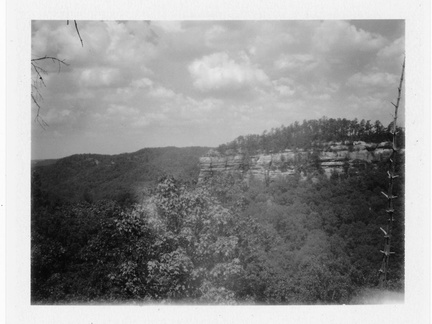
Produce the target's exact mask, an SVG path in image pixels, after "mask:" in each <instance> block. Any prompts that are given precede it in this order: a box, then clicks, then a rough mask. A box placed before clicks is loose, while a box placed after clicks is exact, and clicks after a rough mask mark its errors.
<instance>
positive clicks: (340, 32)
mask: <svg viewBox="0 0 432 324" xmlns="http://www.w3.org/2000/svg"><path fill="white" fill-rule="evenodd" d="M313 42H314V44H315V46H316V49H317V50H319V51H323V52H329V51H331V52H336V51H343V52H346V51H362V52H366V51H372V50H377V49H379V48H381V47H382V46H383V45H384V44H385V39H384V38H383V37H382V36H381V35H378V34H374V33H369V32H366V31H364V30H362V29H358V28H356V27H355V26H354V25H351V24H350V23H349V22H347V21H337V20H327V21H323V22H321V23H320V25H319V26H318V28H316V30H315V33H314V36H313Z"/></svg>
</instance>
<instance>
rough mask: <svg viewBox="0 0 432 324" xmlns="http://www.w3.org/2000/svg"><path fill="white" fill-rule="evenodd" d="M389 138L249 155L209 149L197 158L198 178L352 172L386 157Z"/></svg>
mask: <svg viewBox="0 0 432 324" xmlns="http://www.w3.org/2000/svg"><path fill="white" fill-rule="evenodd" d="M391 152H392V143H391V142H382V143H366V142H362V141H357V142H326V143H312V148H311V149H309V150H303V149H298V150H285V151H284V152H277V153H267V154H265V153H262V154H256V155H249V154H247V153H242V152H226V153H225V154H222V153H220V152H218V151H216V150H210V151H209V152H208V153H207V154H206V155H205V156H203V157H201V158H200V159H199V163H200V175H199V179H200V180H202V179H204V178H206V177H209V176H212V175H215V174H217V173H220V172H223V173H237V174H241V175H243V176H244V177H246V178H248V179H250V178H252V177H253V178H255V179H260V180H263V181H266V180H273V179H276V178H278V177H286V176H290V175H294V174H295V173H297V172H298V173H300V174H303V175H305V174H306V173H309V172H314V171H317V170H318V169H322V170H323V171H324V173H325V174H326V175H327V176H328V177H330V176H331V174H332V173H334V172H336V173H345V172H356V170H360V169H365V168H367V167H369V166H373V165H374V164H376V163H378V162H380V161H384V160H386V159H388V158H389V157H390V155H391Z"/></svg>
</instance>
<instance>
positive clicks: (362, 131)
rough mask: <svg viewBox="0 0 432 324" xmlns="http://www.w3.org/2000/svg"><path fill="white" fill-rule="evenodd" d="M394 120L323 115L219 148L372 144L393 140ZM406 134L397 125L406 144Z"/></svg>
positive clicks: (262, 149)
mask: <svg viewBox="0 0 432 324" xmlns="http://www.w3.org/2000/svg"><path fill="white" fill-rule="evenodd" d="M391 129H392V123H391V124H389V125H388V126H387V127H385V126H383V125H382V124H381V122H380V121H379V120H377V121H375V122H374V123H371V121H370V120H367V121H365V120H364V119H362V120H361V121H360V122H359V121H358V120H357V119H354V120H347V119H345V118H343V119H341V118H337V119H334V118H326V117H323V118H320V119H318V120H316V119H312V120H304V121H303V123H301V124H300V123H299V122H294V123H292V124H290V125H289V126H281V127H278V128H272V129H271V130H270V131H264V132H263V133H262V134H261V135H258V134H254V135H246V136H239V137H237V138H236V139H235V140H234V141H232V142H229V143H227V144H222V145H220V146H219V147H218V151H219V152H220V153H225V152H227V151H229V150H233V151H234V152H237V151H242V152H245V153H249V154H256V153H258V152H263V153H269V152H273V153H275V152H282V151H284V150H286V149H298V148H302V149H309V148H312V147H313V146H314V145H316V144H319V143H322V142H330V141H334V142H343V141H349V142H353V141H364V142H372V143H380V142H385V141H388V140H390V139H391V134H390V130H391ZM404 138H405V133H404V130H403V128H401V127H398V133H397V142H398V144H399V146H404Z"/></svg>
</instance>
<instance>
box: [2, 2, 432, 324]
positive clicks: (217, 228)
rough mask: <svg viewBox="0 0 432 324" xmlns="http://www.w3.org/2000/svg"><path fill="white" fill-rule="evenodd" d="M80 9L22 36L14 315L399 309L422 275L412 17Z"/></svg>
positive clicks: (35, 22)
mask: <svg viewBox="0 0 432 324" xmlns="http://www.w3.org/2000/svg"><path fill="white" fill-rule="evenodd" d="M381 2H382V1H381ZM419 2H421V3H423V2H422V1H419ZM356 3H357V2H356ZM429 6H430V5H429ZM30 16H31V15H30ZM82 16H83V15H76V16H75V17H74V16H73V15H60V16H58V15H53V16H52V17H51V18H50V17H48V18H42V17H40V16H39V17H38V16H34V17H33V16H31V19H29V20H28V21H27V26H26V28H25V30H26V33H27V34H26V35H24V36H23V37H26V38H27V41H28V46H27V47H26V48H24V49H23V51H27V52H26V53H25V54H26V55H25V59H26V61H25V62H24V61H21V63H20V65H24V66H25V69H26V74H25V77H26V79H22V80H23V81H22V84H21V83H20V86H22V87H23V88H25V92H24V93H25V94H26V97H27V99H26V100H24V99H23V98H21V101H20V102H24V103H27V106H26V107H22V108H20V110H19V111H22V114H21V115H19V116H17V117H15V120H19V121H20V122H23V120H22V118H24V119H25V120H24V123H25V124H26V125H27V128H26V129H27V130H26V131H23V132H24V136H23V137H22V138H25V140H22V141H21V143H22V145H24V146H25V147H26V153H25V154H24V155H22V157H18V158H17V157H15V159H16V160H17V161H18V160H19V161H21V160H23V161H24V160H25V159H24V157H25V158H26V159H27V158H28V160H26V161H24V164H23V165H24V166H25V170H24V171H23V170H21V171H19V172H20V174H21V175H23V179H24V180H23V181H21V182H20V181H16V182H15V183H14V188H15V189H13V190H15V191H14V192H15V193H17V190H19V188H20V186H21V185H26V186H27V189H26V190H24V189H21V190H23V191H25V192H26V193H25V195H24V196H23V197H19V198H15V199H14V203H15V206H18V205H21V204H25V206H26V207H24V208H23V209H22V211H21V212H17V213H16V215H20V216H19V218H17V220H16V221H10V216H11V215H10V214H11V210H10V209H9V211H8V221H9V224H12V225H11V226H9V227H8V232H7V233H6V236H8V237H9V238H7V241H6V242H7V243H8V244H9V245H8V246H9V247H10V246H14V245H15V244H16V243H17V242H19V241H20V244H23V246H24V247H23V248H21V249H20V248H19V247H18V248H17V253H16V254H14V256H13V257H10V254H9V259H8V260H12V264H14V268H15V269H18V268H21V270H19V271H17V272H16V273H15V275H16V276H17V277H19V278H21V279H19V280H18V281H21V282H24V281H25V282H26V283H25V284H24V285H22V287H24V291H25V293H23V294H22V295H25V300H24V301H22V302H23V303H24V304H25V305H26V306H25V307H27V308H29V309H30V310H31V311H34V312H37V313H42V312H43V311H42V310H44V309H46V310H47V312H48V310H53V309H54V310H55V309H56V308H58V309H64V310H66V311H67V312H72V313H73V311H71V310H72V309H74V308H77V307H78V309H85V310H87V311H89V310H90V309H97V310H99V311H100V310H101V309H102V308H103V309H108V310H109V312H114V310H115V309H117V310H118V309H120V308H119V307H129V309H131V310H132V312H133V313H134V312H136V313H134V314H146V309H148V310H149V313H147V315H148V316H149V314H150V313H154V312H155V310H156V313H158V316H161V313H160V312H161V310H162V313H163V312H165V311H166V312H172V311H173V310H177V309H179V308H178V307H181V308H180V309H186V310H187V312H188V314H189V316H192V317H193V316H194V315H193V314H194V313H193V310H194V309H197V310H200V309H201V310H203V308H202V307H204V309H209V310H210V312H214V313H213V314H217V315H215V316H224V315H222V314H221V313H223V312H221V311H220V310H222V309H227V310H228V311H229V312H230V313H233V312H236V311H243V312H245V309H248V310H251V313H247V312H246V314H255V313H254V312H255V311H257V310H258V309H266V310H267V311H268V310H269V308H268V307H270V312H271V309H275V310H277V312H275V313H274V314H273V316H276V315H275V314H276V313H278V314H280V316H281V317H280V318H279V320H280V321H283V320H284V318H286V316H289V315H288V314H289V313H290V309H292V310H295V312H296V314H297V315H295V317H294V318H295V319H296V320H295V321H296V322H302V320H301V318H302V317H301V316H302V315H301V314H303V316H312V317H311V318H315V321H316V320H318V321H319V318H320V317H319V315H311V314H307V315H306V314H305V313H308V312H309V309H312V310H315V311H316V310H321V311H322V312H327V311H329V310H332V312H335V313H338V310H340V312H339V315H337V316H339V317H336V318H338V319H339V321H340V322H342V320H343V318H342V317H345V318H346V319H348V322H352V323H356V321H355V320H357V321H358V322H359V323H360V322H364V321H363V320H362V321H360V318H358V317H357V316H367V314H365V313H367V312H366V310H368V309H373V310H374V312H376V313H378V314H379V318H375V319H373V320H371V321H369V322H371V323H375V321H378V319H384V320H388V321H391V320H392V319H394V318H395V317H398V316H399V315H397V314H399V313H398V312H402V311H403V312H408V311H407V309H412V305H413V304H414V302H413V299H412V296H413V290H415V288H414V287H419V286H421V285H422V282H423V284H425V285H427V284H429V285H430V268H428V266H430V265H428V264H426V263H427V260H429V259H430V247H429V246H427V245H425V244H424V243H425V242H427V241H428V240H430V233H429V236H428V237H427V236H425V235H423V236H422V235H416V234H414V236H413V232H415V230H416V229H421V228H422V226H426V227H427V226H429V227H430V219H429V218H430V217H428V212H429V213H430V210H428V209H424V208H423V209H422V208H420V207H421V206H422V204H423V206H426V205H425V197H426V196H422V195H423V193H420V195H419V197H418V201H417V202H418V204H417V206H414V205H416V200H415V199H416V197H415V195H413V193H414V192H417V193H418V192H422V191H425V192H426V193H427V192H430V187H429V186H430V182H429V180H430V179H427V181H425V182H424V183H423V184H421V183H419V182H420V181H418V179H421V178H422V176H420V175H419V172H421V171H422V168H424V169H423V170H425V172H427V173H428V174H430V161H429V160H428V159H429V158H430V157H429V156H426V155H425V158H423V157H422V156H423V155H422V154H423V153H424V152H423V153H416V152H419V149H418V145H419V137H418V134H419V131H420V132H421V130H422V129H424V125H425V123H427V121H425V120H424V117H425V116H426V115H424V111H425V110H430V109H426V107H421V106H418V104H419V103H421V102H422V101H421V100H420V99H421V98H423V97H422V96H425V95H427V91H429V92H430V89H429V90H427V88H423V87H424V84H423V83H419V81H418V80H422V79H421V77H420V76H418V75H416V74H415V73H418V71H420V70H421V67H422V66H423V65H422V64H425V62H423V61H421V60H420V59H419V57H420V55H419V52H417V53H416V54H413V56H410V53H413V51H412V49H411V47H412V46H414V47H415V46H417V48H418V47H420V48H421V47H422V46H423V45H422V44H421V42H420V36H419V37H417V38H416V37H412V32H411V31H410V23H411V21H412V17H410V19H408V18H406V17H403V16H400V15H399V16H398V15H389V16H385V15H384V16H383V17H379V16H376V15H369V16H362V17H359V18H358V17H352V15H346V16H343V17H334V16H331V17H328V18H327V17H325V16H322V18H321V17H320V16H319V15H316V14H315V15H314V16H313V17H310V16H307V17H304V16H301V15H299V16H298V17H297V16H295V15H287V17H286V18H282V17H280V15H276V17H275V18H274V19H272V18H269V17H268V16H264V17H263V18H262V19H258V17H255V16H253V17H247V16H246V17H244V18H242V17H241V16H235V17H233V16H229V15H227V16H226V17H224V16H221V15H220V14H219V15H216V16H217V17H215V18H208V17H207V16H205V15H201V16H200V15H198V16H190V15H189V16H188V15H184V16H183V17H184V18H183V17H182V16H181V15H174V17H171V18H169V19H167V18H163V17H162V19H161V17H160V16H159V17H158V16H157V15H156V16H155V18H156V19H154V18H153V17H152V16H151V15H145V14H143V15H142V19H137V17H136V15H135V16H133V19H124V18H125V15H118V18H117V16H116V15H115V14H111V15H107V16H106V17H107V19H105V18H104V19H100V17H99V16H95V18H94V19H89V18H88V15H87V16H86V15H84V16H85V17H84V19H82V18H81V17H82ZM126 16H127V15H126ZM64 17H66V18H68V19H63V18H64ZM429 32H430V31H429ZM413 44H414V45H413ZM429 45H430V44H429ZM29 63H30V64H29ZM416 64H417V65H416ZM429 65H430V58H429ZM424 66H426V65H424ZM419 67H420V68H419ZM410 71H411V72H410ZM410 73H411V74H410ZM17 78H18V77H17ZM424 81H425V82H426V83H425V84H427V81H426V80H424ZM25 82H27V83H25ZM428 82H429V84H430V79H429V80H428ZM421 89H425V91H426V92H424V93H421ZM410 91H411V92H410ZM413 93H414V95H413ZM419 93H421V94H419ZM410 96H411V97H410ZM410 98H414V99H413V100H410ZM416 100H417V101H416ZM423 102H426V101H424V100H423ZM413 103H415V104H416V106H414V104H413ZM9 109H10V107H8V111H9ZM429 114H430V112H429ZM422 116H423V117H422ZM422 118H423V120H422ZM10 120H12V118H11V119H10ZM413 121H416V122H413ZM12 125H15V124H13V123H8V127H10V128H11V127H12ZM429 126H430V125H429ZM14 132H15V133H19V128H16V129H15V130H14ZM429 132H430V131H429ZM8 134H10V133H8ZM9 138H10V137H9ZM9 138H7V140H8V143H9ZM427 140H428V139H427V138H423V139H420V142H421V143H427ZM412 143H415V145H412ZM427 145H428V144H426V147H427ZM429 148H430V144H429ZM416 154H417V155H416ZM429 155H430V154H429ZM415 156H417V157H418V159H417V160H416V161H417V162H418V164H417V166H415V165H414V164H413V158H414V159H415ZM417 162H416V163H417ZM413 165H414V166H413ZM413 168H414V169H415V171H414V172H413V171H412V170H413ZM7 174H8V173H7ZM416 179H417V180H416ZM415 181H417V182H416V183H414V184H413V182H415ZM415 185H417V189H416V190H414V189H413V186H415ZM11 190H12V189H11ZM8 191H9V187H8ZM10 195H12V194H10ZM6 207H8V206H6ZM429 208H430V206H429ZM12 213H13V212H12ZM429 216H430V215H429ZM413 218H414V219H413ZM422 224H423V225H422ZM21 226H24V227H23V228H25V230H24V232H22V235H21V236H20V235H16V236H15V235H13V234H12V233H14V232H13V230H14V229H15V230H17V229H19V228H21ZM9 228H10V229H11V230H9ZM11 231H12V232H11ZM426 232H427V231H426V230H423V232H422V233H423V234H424V233H426ZM417 233H420V232H417ZM414 250H415V251H417V254H410V251H414ZM18 251H25V254H24V256H23V255H22V254H20V253H18ZM8 253H9V248H8ZM424 253H426V255H427V254H428V253H429V256H427V257H425V259H422V255H423V254H424ZM423 256H424V255H423ZM21 257H22V259H25V261H20V260H22V259H21ZM21 262H24V263H21ZM18 264H21V265H22V266H17V265H18ZM423 264H424V265H423ZM410 269H411V270H410ZM21 271H22V274H24V273H25V275H23V276H20V275H19V274H20V273H21ZM24 271H25V272H24ZM413 271H414V272H415V273H414V274H413ZM428 273H429V277H428V278H429V279H427V278H426V277H427V274H428ZM7 274H10V272H7ZM6 282H7V281H6ZM11 286H12V285H11ZM422 289H423V288H422ZM424 289H425V291H426V290H427V289H428V288H427V287H424ZM417 292H418V293H419V294H422V292H421V291H420V290H417ZM15 293H16V294H18V292H15ZM424 296H425V297H424V298H425V299H422V297H421V295H420V296H416V298H420V299H422V302H421V303H420V304H418V307H419V309H421V310H423V308H422V307H424V306H423V305H424V304H423V301H424V300H429V301H430V294H429V295H426V294H425V295H424ZM427 296H429V297H427ZM427 298H429V299H427ZM16 299H17V298H15V299H14V300H16ZM47 306H49V307H48V308H46V307H47ZM213 306H217V307H216V308H214V307H213ZM276 306H277V308H275V307H276ZM299 306H301V308H300V309H299ZM209 307H210V308H209ZM221 307H222V308H221ZM272 307H273V308H272ZM301 309H303V311H301ZM380 309H383V312H384V311H386V312H387V315H386V316H387V317H386V316H384V315H383V314H382V312H380ZM218 310H219V311H218ZM388 310H395V311H394V312H393V313H392V312H390V311H388ZM349 312H351V313H349ZM30 313H31V312H30ZM126 313H127V312H126ZM46 314H48V313H46ZM60 314H61V312H60ZM83 314H84V313H83ZM184 314H185V313H184ZM184 314H183V315H182V316H180V315H178V316H179V317H177V318H176V315H174V318H172V317H171V320H170V321H168V320H166V322H176V323H177V322H179V323H180V322H183V321H186V322H187V320H186V318H185V316H184ZM209 314H210V313H209ZM299 314H300V315H299ZM342 314H349V315H342ZM354 314H357V315H354ZM153 315H154V314H153ZM22 316H24V315H22ZM105 316H106V314H105ZM125 316H127V315H125ZM242 316H243V318H248V317H247V316H248V315H242ZM313 316H315V317H313ZM346 316H351V317H346ZM120 317H122V315H120ZM223 318H224V319H222V317H220V318H219V321H220V322H221V323H222V322H231V321H234V320H233V319H232V320H230V319H228V318H227V317H223ZM336 318H335V320H336ZM406 318H408V317H406ZM48 319H50V320H52V321H54V319H55V317H49V316H48V315H46V319H45V320H48ZM63 319H64V318H61V317H60V318H59V320H63ZM159 319H160V318H159ZM399 319H400V318H399ZM412 319H413V320H414V317H412ZM422 319H424V315H423V313H421V314H420V313H419V320H422ZM325 320H326V321H330V317H326V319H325ZM112 321H113V318H110V319H109V320H108V321H107V320H106V317H105V319H104V320H102V318H98V317H97V316H92V317H87V318H86V317H85V316H82V317H79V319H78V320H75V321H74V322H75V323H77V322H79V323H106V322H112ZM262 321H268V319H267V320H266V319H265V318H261V319H260V318H259V317H254V322H262ZM339 321H337V320H336V322H339ZM380 321H381V322H382V320H380ZM30 322H31V321H30ZM38 322H40V321H38ZM69 322H73V321H71V319H69ZM414 322H418V321H417V320H416V321H414Z"/></svg>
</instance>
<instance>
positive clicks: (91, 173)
mask: <svg viewBox="0 0 432 324" xmlns="http://www.w3.org/2000/svg"><path fill="white" fill-rule="evenodd" d="M208 150H209V148H207V147H186V148H176V147H165V148H146V149H142V150H140V151H137V152H134V153H125V154H119V155H100V154H77V155H72V156H69V157H66V158H63V159H59V160H56V161H53V160H49V161H39V162H37V163H36V162H35V166H34V167H33V170H34V172H35V173H37V174H38V177H39V178H40V185H39V186H40V190H42V191H43V192H44V193H45V196H46V199H48V200H49V202H48V203H53V201H55V200H59V199H60V200H63V201H68V202H79V201H86V202H93V201H98V200H103V199H110V200H115V201H118V202H120V203H121V204H123V205H128V204H131V203H133V202H137V201H138V200H139V199H140V198H141V196H140V195H141V193H142V190H143V189H144V188H146V187H152V186H154V185H155V184H156V183H157V180H158V179H159V178H160V177H161V176H162V175H164V174H172V175H174V176H175V177H177V178H179V179H181V180H184V181H194V180H195V179H197V178H198V173H199V167H198V158H199V157H200V156H202V155H204V154H205V153H206V152H207V151H208Z"/></svg>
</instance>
